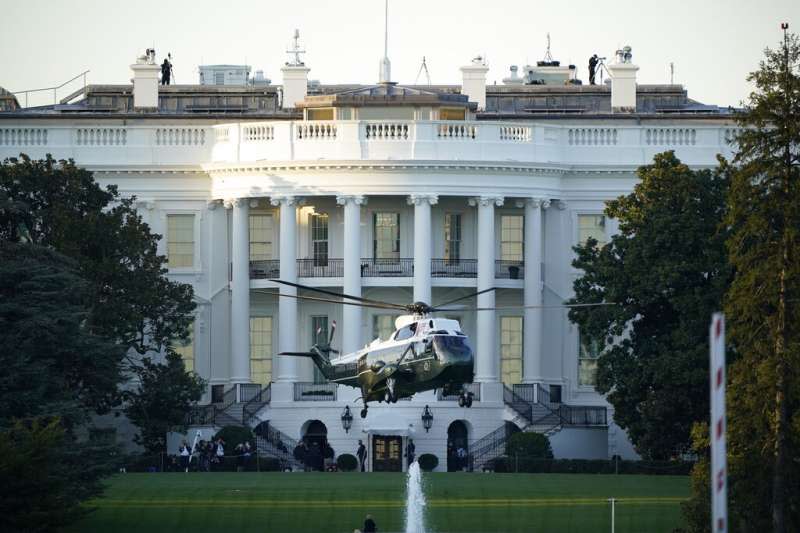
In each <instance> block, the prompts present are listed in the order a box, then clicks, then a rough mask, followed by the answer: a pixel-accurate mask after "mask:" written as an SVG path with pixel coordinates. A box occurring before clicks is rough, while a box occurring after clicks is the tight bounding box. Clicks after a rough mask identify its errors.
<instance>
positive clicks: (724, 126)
mask: <svg viewBox="0 0 800 533" xmlns="http://www.w3.org/2000/svg"><path fill="white" fill-rule="evenodd" d="M489 90H491V88H489ZM634 100H635V98H634ZM292 107H293V104H292ZM625 107H626V108H628V107H630V106H627V105H626V106H625ZM732 129H733V126H732V124H731V122H730V121H729V120H727V119H725V118H722V119H721V118H720V117H712V118H707V117H703V116H702V115H698V116H696V117H688V118H687V117H686V116H680V117H670V116H648V115H636V116H634V115H631V114H627V115H625V116H624V117H623V116H616V117H615V116H605V117H602V116H600V117H593V116H580V115H577V116H562V117H558V119H549V118H541V119H537V118H536V117H532V118H530V119H527V120H496V121H489V120H477V121H453V122H447V121H431V120H410V121H402V120H386V121H380V120H369V121H367V120H339V121H302V120H294V119H286V118H282V119H278V118H276V119H274V120H264V119H250V118H242V119H238V120H232V119H226V118H225V117H218V116H216V117H213V118H203V117H194V116H187V115H180V116H175V117H172V118H168V117H164V116H161V117H156V116H153V115H147V114H142V115H140V116H135V115H134V116H130V115H129V116H125V117H115V116H114V115H113V114H108V115H107V116H100V115H97V114H96V115H93V116H91V117H89V118H82V117H81V116H75V115H70V116H57V117H53V116H47V115H36V114H29V115H23V114H5V115H4V114H3V113H0V157H2V158H6V157H12V156H16V155H18V154H19V153H20V152H25V153H27V154H28V155H30V156H31V157H34V158H38V157H44V156H45V154H48V153H50V154H52V155H53V156H54V157H56V158H74V159H75V160H76V162H77V163H78V164H80V165H82V166H85V167H87V168H89V169H90V170H92V171H94V172H95V177H96V179H97V180H98V181H99V182H101V183H103V184H110V183H113V184H116V185H118V187H119V190H120V192H121V194H123V195H125V196H129V195H135V196H136V197H137V199H138V205H139V207H140V212H141V214H142V216H143V217H144V219H145V220H146V221H147V222H148V224H150V226H151V228H152V230H153V231H154V232H156V233H159V234H161V235H164V236H165V238H164V239H163V240H162V242H161V244H160V246H161V250H160V251H161V252H162V253H165V254H167V253H168V252H169V253H170V255H171V258H172V259H174V264H175V265H176V266H173V267H171V268H170V272H169V276H170V277H171V278H172V279H174V280H178V281H181V282H184V283H189V284H191V285H192V286H193V287H194V290H195V295H196V299H197V302H198V308H197V312H196V314H197V318H196V321H195V328H194V340H193V346H192V347H191V350H190V352H191V364H192V365H193V368H194V370H195V371H196V372H198V373H199V374H200V375H201V376H202V377H203V378H205V379H207V380H208V381H209V385H210V387H209V392H208V395H207V398H206V400H207V401H210V400H211V395H212V393H211V391H212V387H215V386H217V387H220V386H221V389H219V388H218V389H215V390H216V391H217V392H219V391H227V390H230V389H231V388H235V387H236V385H240V384H248V383H251V382H252V380H253V379H254V371H253V365H258V369H259V371H261V372H262V374H260V375H261V376H262V377H263V376H264V375H265V374H264V372H265V370H264V369H268V368H269V367H270V365H271V370H270V378H269V379H270V381H271V382H272V384H271V388H270V393H271V401H270V402H269V403H268V404H266V405H264V406H262V407H261V409H260V410H259V412H258V413H257V414H256V416H255V418H254V419H253V420H252V421H251V425H255V423H257V422H258V420H262V421H269V423H270V426H271V427H273V428H276V429H278V430H280V431H282V432H283V433H285V434H286V435H288V436H289V437H291V438H294V439H300V438H301V437H303V435H304V431H305V430H306V429H307V428H308V427H309V423H310V422H311V421H313V420H320V421H321V422H322V423H323V424H324V425H325V426H326V428H327V438H328V441H329V442H330V444H331V446H332V447H333V448H334V450H335V451H336V453H337V454H339V453H355V449H356V443H357V440H358V439H362V440H364V442H365V443H366V444H367V445H368V446H370V449H371V446H372V443H373V440H372V439H374V438H375V436H376V435H399V436H402V437H403V438H404V439H407V438H408V437H411V438H413V439H414V440H415V442H416V453H417V455H420V454H422V453H434V454H436V455H437V456H438V457H439V460H440V469H443V468H445V467H446V462H445V447H446V444H447V440H448V427H449V426H450V424H451V423H452V422H454V421H457V420H461V421H463V422H464V426H465V427H466V428H467V432H468V438H469V441H470V443H471V444H472V443H474V442H476V441H477V440H478V439H480V438H481V437H483V436H484V435H487V434H489V433H491V432H492V431H494V430H497V429H498V428H499V427H501V426H502V425H503V423H504V421H510V422H514V423H517V424H518V425H526V424H525V423H524V422H521V421H520V415H519V413H517V412H515V410H514V409H513V408H512V407H511V406H510V405H509V403H508V402H507V401H504V394H507V393H504V385H503V381H502V380H503V378H504V376H506V377H507V378H508V376H513V377H512V378H510V379H511V381H512V382H510V383H507V385H513V384H514V383H519V384H540V385H541V386H542V387H544V388H545V389H546V390H549V391H550V392H551V394H557V390H558V389H557V387H560V391H561V401H562V403H563V404H566V405H580V406H606V405H607V404H606V403H605V401H604V399H603V398H602V397H601V396H600V395H599V394H598V393H597V392H595V391H594V388H593V387H592V386H591V385H582V384H581V383H580V379H579V374H580V373H579V371H580V362H579V347H578V342H579V341H578V331H577V328H576V327H575V326H574V325H572V324H571V323H570V322H569V321H568V319H567V312H566V310H565V309H563V308H557V307H552V308H546V309H541V310H533V309H529V310H525V311H521V310H514V309H509V310H498V311H481V312H478V313H476V312H474V311H464V312H461V313H452V315H453V316H455V317H456V318H458V319H459V320H460V321H461V323H462V328H463V331H464V332H465V333H467V335H468V336H469V337H470V341H471V343H472V345H473V347H474V348H475V352H476V381H478V382H479V384H480V385H479V387H480V401H477V402H475V404H474V405H473V407H472V408H471V409H461V408H458V407H457V404H456V402H455V401H453V400H452V399H449V400H444V399H437V396H436V395H435V394H434V393H433V392H429V393H424V394H419V395H417V396H416V397H414V398H413V399H412V400H411V401H408V402H406V401H402V402H399V403H398V404H395V405H392V406H388V407H384V406H383V405H372V406H371V409H370V412H369V416H368V418H367V419H365V420H362V419H360V418H359V417H358V416H357V413H358V410H359V409H360V404H359V403H358V402H357V401H356V399H357V397H358V396H359V395H360V394H359V393H358V392H357V391H355V390H353V389H348V388H345V387H339V388H338V390H336V389H333V388H331V387H330V386H328V385H318V386H308V385H305V384H307V383H311V382H313V381H314V370H313V368H312V366H311V364H310V362H309V361H307V360H302V359H295V358H289V357H279V356H277V355H274V354H276V353H277V352H279V351H281V350H299V349H306V348H308V346H310V345H311V344H312V340H313V332H314V325H315V324H317V325H318V324H319V320H321V319H320V318H319V317H325V319H326V320H327V323H328V324H330V323H331V322H332V321H334V320H335V321H336V322H337V323H338V325H339V328H338V332H337V340H336V341H335V342H334V345H337V346H341V347H342V348H343V349H344V350H347V351H349V350H354V349H356V348H359V347H361V346H363V345H364V344H366V343H368V342H370V341H371V340H372V338H373V337H372V335H373V328H374V325H375V324H376V321H380V320H381V319H378V318H375V317H376V316H378V315H380V314H381V313H380V312H377V311H375V310H370V309H360V308H356V307H347V306H337V305H333V304H325V303H315V302H306V301H297V300H295V299H291V298H277V297H276V296H275V293H277V292H278V291H280V292H283V293H288V294H295V293H296V291H295V290H294V289H291V288H288V287H285V286H281V287H280V288H279V287H277V285H276V284H274V283H273V282H271V281H269V278H274V277H278V276H279V277H280V278H281V279H284V280H288V281H297V282H298V283H302V284H306V285H311V286H317V287H324V288H328V289H331V290H335V291H343V292H346V293H348V294H355V295H359V294H360V295H363V296H366V297H369V298H375V299H385V300H388V301H393V302H398V303H406V302H411V301H414V300H423V301H427V302H429V303H433V304H436V303H437V302H442V301H446V300H449V299H453V298H456V297H458V296H460V295H463V294H467V293H468V292H471V291H475V290H481V289H485V288H489V287H497V288H498V290H497V291H496V292H495V293H488V294H485V295H481V296H480V297H479V298H477V299H476V300H477V303H478V304H479V305H481V306H492V305H493V304H494V305H496V306H498V307H503V306H514V305H522V304H526V305H539V304H543V305H545V306H558V305H559V304H561V303H563V302H564V301H565V300H567V299H569V298H570V297H571V296H572V294H573V293H572V283H573V281H574V280H575V278H576V277H577V276H579V275H580V273H579V272H578V271H577V270H575V269H574V268H573V267H572V266H571V260H572V258H573V252H572V247H573V246H575V245H576V244H578V242H579V239H580V236H581V235H582V233H581V228H580V225H581V224H582V223H584V221H586V220H590V221H591V220H595V221H599V223H598V224H599V225H597V226H596V227H595V231H600V232H602V233H603V234H604V236H605V237H606V238H610V236H611V235H612V234H613V233H614V231H615V227H616V226H615V221H613V220H605V219H600V218H596V219H587V218H582V217H584V216H585V215H601V214H602V211H603V208H604V202H605V201H607V200H609V199H612V198H614V197H616V196H618V195H621V194H626V193H628V192H630V191H631V189H632V187H633V186H634V184H635V183H636V177H635V174H634V170H635V169H636V168H637V167H638V166H640V165H644V164H648V163H650V162H651V161H652V157H653V156H654V155H655V154H656V153H659V152H662V151H664V150H668V149H672V150H675V151H676V154H677V156H678V157H679V158H680V159H681V160H682V161H684V162H685V163H687V164H689V165H691V166H693V167H706V166H708V167H711V166H714V165H715V164H716V159H715V157H716V155H717V154H718V153H722V154H724V155H730V153H731V148H730V146H729V143H728V140H729V139H730V135H731V131H732ZM181 215H183V218H180V216H181ZM315 215H323V217H322V218H314V216H315ZM325 215H327V218H325V217H324V216H325ZM454 215H457V217H456V218H453V216H454ZM254 217H267V218H254ZM503 217H521V218H517V219H513V220H512V219H505V221H504V218H503ZM384 218H385V219H386V220H389V223H388V224H389V226H387V227H388V228H389V229H387V227H383V226H381V230H380V231H381V232H383V233H381V235H385V234H386V233H385V232H386V231H388V232H393V231H395V230H394V227H395V225H394V224H395V223H396V228H397V230H396V231H397V235H398V238H397V239H394V240H396V241H397V242H395V243H389V244H388V246H389V247H390V248H391V249H390V250H389V255H391V257H390V258H389V259H384V260H376V257H375V256H376V253H377V252H378V251H379V249H380V251H382V252H381V253H385V252H386V250H383V248H381V247H382V246H385V245H387V244H386V243H387V242H388V241H386V239H385V238H382V239H383V240H380V239H378V238H377V237H376V225H377V224H378V222H377V220H379V219H380V220H383V219H384ZM323 219H325V220H326V225H325V230H324V232H323V230H322V226H314V224H323V222H322V220H323ZM455 220H457V221H458V227H459V231H458V235H457V238H455V236H454V230H453V228H452V225H453V224H454V223H455V222H454V221H455ZM520 220H521V221H523V222H522V226H521V227H520V228H519V231H516V229H515V227H511V225H513V224H517V223H519V221H520ZM254 224H255V226H254ZM504 224H506V226H508V227H506V226H504ZM446 226H447V229H446ZM254 227H257V228H258V235H259V237H258V239H259V240H258V242H257V243H256V244H255V245H254V244H252V243H253V242H255V241H254V239H253V235H252V232H251V230H252V228H254ZM504 228H506V229H507V233H508V234H509V235H512V234H514V235H522V236H523V237H522V238H521V240H519V239H518V241H519V242H516V241H514V238H513V236H512V237H509V239H510V240H508V239H506V237H507V235H506V232H504ZM598 228H599V229H598ZM446 232H447V233H446ZM446 234H447V235H449V236H450V238H449V239H447V238H446ZM323 235H324V238H323ZM171 239H172V241H173V242H172V243H171ZM377 240H380V243H378V242H376V241H377ZM323 242H324V245H323V244H321V243H323ZM454 243H457V244H454ZM504 243H505V244H504ZM171 245H172V246H173V248H170V246H171ZM517 245H519V246H517ZM254 246H258V253H259V254H260V255H259V256H258V257H257V259H255V260H253V261H251V254H252V253H253V250H254ZM506 246H507V247H508V248H509V249H514V248H515V247H516V248H519V256H518V257H515V258H514V259H511V260H509V259H504V257H503V256H504V253H505V254H506V255H508V251H509V250H508V249H506V248H505V247H506ZM454 247H457V253H456V252H455V251H454ZM322 248H324V249H325V254H324V259H323V256H322V252H321V250H322ZM514 253H516V252H514ZM512 255H513V254H512ZM179 256H180V258H181V259H180V261H178V260H177V259H176V258H177V257H179ZM445 259H447V260H445ZM510 267H512V268H510ZM343 307H345V308H344V309H343ZM251 317H259V318H263V319H264V320H261V321H256V324H257V327H259V328H262V329H260V330H259V335H260V336H259V340H258V343H260V344H259V346H263V345H264V343H266V348H265V350H266V352H268V354H269V357H268V358H267V359H264V360H259V361H258V362H256V363H254V362H253V359H252V353H253V347H252V346H251V345H252V343H253V342H254V341H253V337H251ZM315 317H317V318H315ZM267 318H268V319H269V320H267ZM504 318H509V319H512V318H513V320H506V321H504ZM315 320H317V322H314V321H315ZM504 324H505V326H504ZM519 324H521V326H520V327H521V329H520V331H519V334H521V335H522V346H521V354H519V355H518V357H512V358H510V359H509V362H507V363H506V362H504V361H503V360H502V357H501V352H502V351H503V349H502V347H501V344H502V343H503V339H504V335H505V334H504V331H503V328H504V327H508V328H517V326H518V325H519ZM268 326H269V327H268ZM515 331H516V329H514V332H515ZM267 332H269V335H267ZM514 332H511V333H508V336H509V338H510V337H512V336H513V335H516V333H514ZM507 351H509V352H513V349H510V348H509V349H508V350H507ZM504 353H505V352H504ZM517 361H518V363H517ZM504 365H506V366H504ZM515 365H516V366H515ZM516 367H519V371H518V372H517V373H516V374H515V373H514V372H515V371H514V370H513V369H514V368H516ZM504 372H505V374H504ZM264 384H265V383H262V385H264ZM551 385H552V386H556V388H553V389H551V388H550V386H551ZM326 387H327V389H326ZM323 389H325V390H329V391H331V392H332V394H333V396H331V397H329V399H324V400H323V401H308V400H306V398H305V397H304V395H303V392H304V391H305V392H308V391H315V390H323ZM253 390H254V387H245V388H240V389H239V391H238V392H237V393H236V394H238V395H239V399H241V400H247V399H249V397H250V395H252V393H253ZM245 396H247V397H245ZM306 396H307V397H308V398H312V397H313V395H306ZM215 399H218V398H215ZM426 405H427V406H429V407H430V408H431V411H432V413H433V415H434V421H433V425H432V428H431V429H430V431H425V430H424V429H423V428H422V423H421V419H420V416H421V413H422V411H423V409H424V407H425V406H426ZM346 406H349V407H350V408H351V409H352V412H353V413H354V415H355V418H354V420H353V423H352V428H351V429H350V430H349V432H345V430H344V429H343V428H342V423H341V420H340V417H341V414H342V412H343V410H344V409H345V407H346ZM608 420H609V421H610V420H611V414H610V413H609V417H608ZM558 426H559V427H557V428H555V429H554V430H552V431H553V435H552V440H553V444H554V448H555V452H556V455H557V456H562V457H591V458H605V457H610V456H612V455H614V454H621V455H623V456H628V455H630V454H631V453H632V450H631V448H630V445H629V443H628V442H627V439H626V437H625V434H624V432H622V431H620V430H619V429H618V428H616V427H615V426H614V425H613V424H611V426H610V428H609V427H607V426H606V425H604V424H597V425H592V426H591V427H569V426H568V425H564V424H560V425H558ZM532 429H535V430H542V431H543V430H546V429H549V428H547V427H544V426H542V427H538V426H537V427H533V428H532ZM405 443H406V441H405V440H404V441H403V445H405Z"/></svg>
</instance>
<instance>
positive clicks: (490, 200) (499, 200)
mask: <svg viewBox="0 0 800 533" xmlns="http://www.w3.org/2000/svg"><path fill="white" fill-rule="evenodd" d="M467 202H468V203H469V205H470V206H471V207H475V206H477V205H482V206H484V207H486V206H487V205H491V204H494V205H495V206H497V207H503V204H504V203H505V199H504V198H503V197H502V196H488V195H487V196H475V197H473V198H470V199H469V200H467Z"/></svg>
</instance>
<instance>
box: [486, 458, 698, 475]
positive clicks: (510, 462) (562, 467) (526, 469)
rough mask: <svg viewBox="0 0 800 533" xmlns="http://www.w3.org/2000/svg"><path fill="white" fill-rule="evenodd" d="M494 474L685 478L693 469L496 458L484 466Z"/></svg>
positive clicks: (685, 464)
mask: <svg viewBox="0 0 800 533" xmlns="http://www.w3.org/2000/svg"><path fill="white" fill-rule="evenodd" d="M488 466H489V467H490V468H493V469H494V471H495V472H521V473H530V474H615V473H619V474H647V475H677V476H685V475H689V473H690V472H691V470H692V467H693V466H694V463H692V462H684V461H617V462H616V464H615V461H609V460H607V459H530V458H526V457H520V456H503V457H498V458H497V459H495V460H494V461H493V462H492V463H490V464H489V465H488Z"/></svg>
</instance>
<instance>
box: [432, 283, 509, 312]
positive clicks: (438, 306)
mask: <svg viewBox="0 0 800 533" xmlns="http://www.w3.org/2000/svg"><path fill="white" fill-rule="evenodd" d="M494 290H497V287H492V288H490V289H484V290H482V291H478V292H473V293H472V294H467V295H466V296H462V297H461V298H456V299H455V300H450V301H449V302H445V303H443V304H439V305H437V306H436V307H433V308H431V311H438V310H439V308H440V307H444V306H445V305H450V304H454V303H456V302H460V301H461V300H466V299H467V298H472V297H474V296H478V295H479V294H484V293H486V292H491V291H494Z"/></svg>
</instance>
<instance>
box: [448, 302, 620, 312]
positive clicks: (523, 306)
mask: <svg viewBox="0 0 800 533" xmlns="http://www.w3.org/2000/svg"><path fill="white" fill-rule="evenodd" d="M600 305H619V304H617V303H615V302H603V303H597V304H563V305H503V306H500V307H460V308H458V307H457V308H455V309H442V308H441V307H437V308H436V309H434V311H436V312H440V311H503V310H512V309H571V308H573V307H595V306H600Z"/></svg>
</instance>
